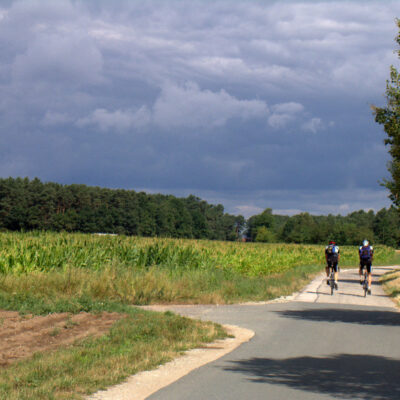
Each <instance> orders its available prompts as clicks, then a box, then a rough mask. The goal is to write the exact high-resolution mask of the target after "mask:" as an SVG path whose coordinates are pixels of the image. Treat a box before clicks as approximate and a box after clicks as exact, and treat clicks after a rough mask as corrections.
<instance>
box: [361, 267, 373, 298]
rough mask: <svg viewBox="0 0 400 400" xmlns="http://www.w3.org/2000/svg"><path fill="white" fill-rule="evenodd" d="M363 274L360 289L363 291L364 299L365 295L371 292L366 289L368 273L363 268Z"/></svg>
mask: <svg viewBox="0 0 400 400" xmlns="http://www.w3.org/2000/svg"><path fill="white" fill-rule="evenodd" d="M363 274H364V280H363V283H362V287H363V290H364V297H367V294H371V290H370V289H368V272H367V269H366V268H364V271H363Z"/></svg>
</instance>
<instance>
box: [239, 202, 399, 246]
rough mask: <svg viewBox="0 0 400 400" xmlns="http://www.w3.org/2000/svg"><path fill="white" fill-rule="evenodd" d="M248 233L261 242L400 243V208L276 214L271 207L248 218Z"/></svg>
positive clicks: (393, 244)
mask: <svg viewBox="0 0 400 400" xmlns="http://www.w3.org/2000/svg"><path fill="white" fill-rule="evenodd" d="M247 227H248V229H247V235H248V237H249V238H250V239H251V240H253V241H258V242H286V243H309V244H311V243H315V244H317V243H326V242H327V241H328V240H331V239H332V240H335V241H336V242H337V243H338V244H339V245H340V244H342V245H357V244H360V243H361V242H362V241H363V239H368V240H369V241H370V242H371V243H379V244H386V245H388V246H392V247H399V245H400V219H399V212H398V210H397V209H396V208H394V207H393V206H392V207H390V208H389V209H386V208H383V209H381V210H380V211H378V212H377V213H376V214H375V213H374V212H373V211H368V212H365V211H363V210H360V211H355V212H352V213H350V214H348V215H347V216H341V215H336V216H335V215H328V216H313V215H310V214H308V213H301V214H298V215H294V216H291V217H289V216H282V215H273V214H272V210H271V209H270V208H267V209H266V210H264V211H263V212H262V213H261V214H258V215H254V216H253V217H251V218H249V220H248V221H247Z"/></svg>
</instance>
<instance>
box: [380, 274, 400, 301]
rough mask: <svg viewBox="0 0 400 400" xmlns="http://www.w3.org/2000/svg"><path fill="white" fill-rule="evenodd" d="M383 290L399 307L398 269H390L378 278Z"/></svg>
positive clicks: (399, 286) (399, 275)
mask: <svg viewBox="0 0 400 400" xmlns="http://www.w3.org/2000/svg"><path fill="white" fill-rule="evenodd" d="M380 282H381V283H382V285H383V289H384V291H385V292H386V293H387V294H388V295H389V296H390V297H391V298H392V299H393V300H394V301H395V303H396V304H397V306H398V307H400V271H392V272H388V273H387V274H385V275H383V276H382V277H381V278H380Z"/></svg>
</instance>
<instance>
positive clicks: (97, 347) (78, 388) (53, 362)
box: [0, 304, 226, 400]
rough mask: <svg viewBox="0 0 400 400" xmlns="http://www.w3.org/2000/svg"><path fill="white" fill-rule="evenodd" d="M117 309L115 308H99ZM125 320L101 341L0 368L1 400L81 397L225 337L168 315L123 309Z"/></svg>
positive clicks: (208, 326) (211, 328)
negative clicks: (186, 351)
mask: <svg viewBox="0 0 400 400" xmlns="http://www.w3.org/2000/svg"><path fill="white" fill-rule="evenodd" d="M97 308H98V309H100V308H102V309H103V310H108V311H111V310H113V309H114V310H115V305H114V306H113V307H111V308H109V307H108V306H107V305H104V304H103V305H100V304H98V305H97ZM117 308H119V311H120V312H124V314H125V316H124V318H122V319H121V320H119V321H118V322H116V323H115V324H114V325H113V327H112V329H111V330H110V332H109V333H108V334H107V335H104V336H102V337H100V338H96V339H95V338H88V339H86V340H83V341H80V342H76V343H75V344H73V345H71V346H69V347H67V348H61V349H58V350H55V351H51V352H45V353H36V354H35V355H34V356H33V357H32V358H30V359H27V360H23V361H20V362H18V363H15V364H11V365H10V366H9V367H8V368H3V369H0V399H7V400H16V399H24V400H30V399H31V400H33V399H35V400H38V399H43V400H44V399H46V400H49V399H82V398H83V397H84V396H85V395H88V394H90V393H93V392H95V391H97V390H99V389H103V388H106V387H108V386H110V385H114V384H116V383H119V382H121V381H122V380H124V379H125V378H126V377H127V376H129V375H132V374H134V373H137V372H139V371H142V370H149V369H152V368H154V367H156V366H158V365H159V364H161V363H165V362H167V361H169V360H171V359H172V358H174V357H176V355H178V354H180V353H181V352H183V351H185V350H188V349H191V348H195V347H200V346H201V345H202V344H204V343H207V342H211V341H213V340H215V339H216V338H223V337H225V336H226V334H225V332H224V331H223V329H222V327H220V326H219V325H215V324H212V323H205V322H200V321H194V320H191V319H188V318H183V317H180V316H177V315H174V314H172V313H170V312H166V313H154V312H149V311H144V310H138V309H135V308H133V307H128V306H125V307H124V306H122V305H119V306H118V307H117Z"/></svg>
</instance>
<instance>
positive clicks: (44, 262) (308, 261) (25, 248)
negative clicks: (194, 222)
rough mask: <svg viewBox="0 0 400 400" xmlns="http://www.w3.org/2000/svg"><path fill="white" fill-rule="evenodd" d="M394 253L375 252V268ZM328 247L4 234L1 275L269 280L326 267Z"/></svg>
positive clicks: (349, 252)
mask: <svg viewBox="0 0 400 400" xmlns="http://www.w3.org/2000/svg"><path fill="white" fill-rule="evenodd" d="M341 249H342V250H341V252H342V263H343V264H348V265H356V264H357V262H358V253H357V247H346V246H341ZM393 253H394V250H393V249H388V248H386V247H384V246H376V252H375V260H376V262H385V260H387V258H388V257H390V256H391V255H392V254H393ZM324 262H325V261H324V246H317V245H288V244H268V245H267V244H263V243H241V242H220V241H208V240H190V239H157V238H140V237H127V236H98V235H89V234H77V233H75V234H68V233H49V232H32V233H19V232H9V233H0V273H2V274H4V275H7V274H17V275H18V274H23V273H26V272H34V271H37V272H40V271H43V272H46V271H57V270H58V271H59V270H68V269H69V268H80V269H90V270H94V271H100V270H104V269H107V268H110V267H112V268H127V269H133V270H136V271H139V270H148V269H149V268H151V267H154V266H157V267H159V268H164V269H168V270H169V271H176V272H177V273H182V271H186V270H215V269H220V270H222V271H224V272H225V273H227V274H229V273H232V272H234V273H238V274H241V275H247V276H258V275H269V274H272V273H276V272H282V271H283V270H287V269H290V268H292V267H294V266H299V265H313V264H323V263H324Z"/></svg>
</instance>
